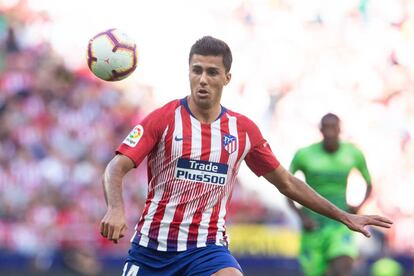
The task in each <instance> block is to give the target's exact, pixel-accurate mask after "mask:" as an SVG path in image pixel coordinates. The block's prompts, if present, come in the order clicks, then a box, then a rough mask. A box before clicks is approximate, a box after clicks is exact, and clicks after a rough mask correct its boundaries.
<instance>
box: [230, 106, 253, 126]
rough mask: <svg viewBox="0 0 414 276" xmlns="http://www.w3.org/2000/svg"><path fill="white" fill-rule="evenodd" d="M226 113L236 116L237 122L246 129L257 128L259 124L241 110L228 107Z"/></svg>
mask: <svg viewBox="0 0 414 276" xmlns="http://www.w3.org/2000/svg"><path fill="white" fill-rule="evenodd" d="M226 113H227V115H228V116H230V117H235V118H236V120H237V124H238V125H239V126H240V127H242V128H245V129H251V128H257V124H256V123H255V122H254V121H253V120H252V119H250V118H249V117H247V116H246V115H243V114H241V113H239V112H235V111H233V110H229V109H226Z"/></svg>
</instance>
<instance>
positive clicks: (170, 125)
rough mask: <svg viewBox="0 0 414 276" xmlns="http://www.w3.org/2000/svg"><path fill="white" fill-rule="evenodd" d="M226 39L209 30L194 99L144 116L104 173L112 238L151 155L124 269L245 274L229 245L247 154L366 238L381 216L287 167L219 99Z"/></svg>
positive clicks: (195, 64) (194, 55) (382, 222)
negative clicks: (126, 191) (352, 208)
mask: <svg viewBox="0 0 414 276" xmlns="http://www.w3.org/2000/svg"><path fill="white" fill-rule="evenodd" d="M231 63H232V55H231V51H230V48H229V47H228V45H227V44H226V43H225V42H223V41H221V40H219V39H216V38H213V37H210V36H206V37H203V38H201V39H199V40H197V41H196V43H195V44H194V45H193V46H192V48H191V50H190V54H189V80H190V88H191V92H190V95H188V96H186V97H184V98H182V99H179V100H173V101H171V102H169V103H167V104H166V105H164V106H162V107H161V108H159V109H156V110H155V111H153V112H152V113H150V114H149V115H148V116H147V117H146V118H145V119H144V120H143V121H142V122H141V123H140V124H139V125H137V126H135V128H134V129H133V130H132V131H131V133H130V134H129V135H128V136H127V137H126V138H125V140H124V141H123V142H122V143H121V145H120V146H119V147H118V148H117V150H116V153H117V154H116V155H115V157H114V158H113V159H112V160H111V161H110V162H109V164H108V165H107V167H106V169H105V173H104V180H103V186H104V193H105V199H106V203H107V206H108V208H107V212H106V214H105V216H104V217H103V219H102V221H101V223H100V232H101V234H102V236H103V237H105V238H107V239H109V240H112V241H113V242H115V243H117V242H118V241H119V239H120V238H122V237H123V236H124V233H125V229H126V227H127V225H126V219H125V211H124V204H123V200H122V179H123V177H124V176H125V174H126V173H127V172H128V171H130V170H131V169H133V168H134V167H137V166H138V165H139V164H140V163H141V161H142V160H143V159H144V158H145V157H148V159H147V160H148V198H147V200H146V203H145V207H144V210H143V213H142V215H141V218H140V220H139V222H138V224H137V225H136V228H135V229H136V231H135V234H134V236H133V237H132V239H131V242H132V244H131V248H130V250H129V254H128V258H127V260H126V264H125V267H124V272H123V275H125V276H126V275H128V276H131V275H217V276H225V275H242V269H241V267H240V265H239V264H238V263H237V261H236V260H235V258H234V257H233V256H232V255H231V253H230V252H229V250H228V248H227V247H228V238H227V234H226V228H225V218H226V210H227V207H228V204H229V199H230V197H231V191H232V188H233V185H234V182H235V179H236V175H237V172H238V169H239V166H240V163H241V162H242V161H243V160H245V161H246V163H247V165H248V166H249V167H250V169H251V170H252V171H253V172H254V173H255V174H257V175H258V176H264V177H265V178H266V179H267V180H268V181H269V182H270V183H272V184H273V185H275V186H276V188H278V189H279V190H280V191H281V192H282V193H283V194H285V195H286V196H288V197H289V198H291V199H293V200H295V201H298V202H299V203H301V204H302V205H304V206H307V207H309V208H311V209H313V210H314V211H316V212H319V213H321V214H323V215H325V216H328V217H331V218H333V219H336V220H338V221H340V222H342V223H344V224H345V225H346V226H348V227H349V228H350V229H352V230H355V231H359V232H361V233H363V234H364V235H366V236H369V235H370V234H369V232H368V231H367V230H366V229H365V226H367V225H377V226H380V227H385V228H389V227H390V224H391V221H389V220H388V219H386V218H383V217H379V216H361V215H354V214H350V213H346V212H344V211H342V210H340V209H339V208H337V207H335V205H333V204H331V203H329V201H327V200H326V199H324V198H322V197H321V196H319V195H318V194H317V193H316V192H314V190H312V189H311V188H310V187H309V186H308V185H307V184H305V183H304V182H302V181H300V180H299V179H297V178H295V177H293V176H292V175H291V174H290V173H289V172H288V171H287V170H285V169H284V168H283V167H282V166H281V165H280V164H279V161H278V160H277V159H276V157H275V156H274V154H273V153H272V151H271V149H270V146H269V144H268V143H267V142H266V140H265V139H264V138H263V137H262V134H261V133H260V131H259V129H258V127H257V126H256V125H255V124H254V123H253V122H252V121H251V120H249V119H248V118H247V117H245V116H243V115H241V114H238V113H236V112H233V111H231V110H228V109H227V108H225V107H223V106H222V105H221V104H220V99H221V94H222V90H223V87H224V86H225V85H227V84H228V83H229V82H230V79H231V74H230V67H231Z"/></svg>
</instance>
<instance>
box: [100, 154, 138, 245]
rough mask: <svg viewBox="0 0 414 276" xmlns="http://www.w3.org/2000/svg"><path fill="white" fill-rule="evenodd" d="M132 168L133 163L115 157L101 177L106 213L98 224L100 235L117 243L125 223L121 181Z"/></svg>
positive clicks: (121, 235)
mask: <svg viewBox="0 0 414 276" xmlns="http://www.w3.org/2000/svg"><path fill="white" fill-rule="evenodd" d="M133 168H134V162H133V161H132V160H131V159H130V158H128V157H126V156H124V155H120V154H118V155H116V156H115V157H114V158H113V159H112V160H111V161H110V162H109V163H108V165H107V166H106V168H105V172H104V177H103V190H104V194H105V201H106V205H107V211H106V214H105V216H104V217H103V219H102V220H101V223H100V232H101V235H102V236H103V237H105V238H107V239H108V240H111V241H113V242H114V243H118V241H119V239H121V238H122V237H123V236H124V235H125V231H126V230H127V222H126V217H125V211H124V201H123V198H122V179H123V177H124V176H125V175H126V174H127V173H128V172H129V171H130V170H131V169H133Z"/></svg>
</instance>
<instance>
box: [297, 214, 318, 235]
mask: <svg viewBox="0 0 414 276" xmlns="http://www.w3.org/2000/svg"><path fill="white" fill-rule="evenodd" d="M301 220H302V226H303V229H304V230H305V231H306V232H312V231H314V230H315V229H316V228H318V223H317V222H316V221H315V220H313V219H311V218H310V217H308V216H306V215H303V216H302V217H301Z"/></svg>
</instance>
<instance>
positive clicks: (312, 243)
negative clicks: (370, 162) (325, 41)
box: [289, 113, 371, 276]
mask: <svg viewBox="0 0 414 276" xmlns="http://www.w3.org/2000/svg"><path fill="white" fill-rule="evenodd" d="M320 131H321V133H322V136H323V140H322V142H319V143H315V144H312V145H310V146H308V147H306V148H303V149H300V150H299V151H298V152H297V153H296V154H295V156H294V158H293V160H292V163H291V165H290V171H291V173H293V174H294V173H295V172H297V171H302V172H303V173H304V175H305V179H306V183H308V184H309V185H310V186H311V187H312V188H313V189H314V190H315V191H316V192H318V193H319V194H320V195H321V196H323V197H325V198H326V199H328V200H329V201H330V202H332V203H333V204H335V205H336V206H337V207H339V208H341V209H342V210H348V211H349V212H351V213H356V211H357V210H358V209H359V207H360V206H361V205H362V204H363V203H364V201H365V200H366V199H367V198H368V196H369V194H370V192H371V177H370V175H369V173H368V169H367V165H366V162H365V158H364V155H363V154H362V152H361V151H360V150H359V149H358V148H356V147H355V146H354V145H353V144H351V143H346V142H343V141H340V140H339V134H340V120H339V118H338V116H336V115H335V114H332V113H328V114H326V115H325V116H323V117H322V119H321V122H320ZM354 168H356V169H358V170H359V172H360V173H361V174H362V176H363V178H364V179H365V181H366V184H367V189H366V193H365V197H364V200H363V201H362V202H361V204H360V205H359V206H358V207H356V208H355V207H350V206H348V205H347V202H346V186H347V178H348V176H349V173H350V172H351V170H352V169H354ZM289 203H290V206H291V207H292V208H293V209H294V210H295V211H296V212H297V213H298V215H299V217H300V219H301V221H302V228H303V231H302V236H301V250H300V257H299V259H300V263H301V266H302V269H303V271H304V273H305V274H306V275H312V276H317V275H335V276H338V275H339V276H340V275H351V270H352V263H353V258H355V257H356V256H357V253H358V248H357V245H356V244H355V241H354V239H353V235H352V232H351V231H350V230H349V229H348V228H347V227H346V226H345V225H344V224H341V223H338V222H337V221H335V220H332V219H330V218H327V217H324V216H321V215H319V214H317V213H315V212H313V211H311V210H309V209H307V208H298V207H296V206H295V204H294V203H293V201H291V200H290V201H289Z"/></svg>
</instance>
